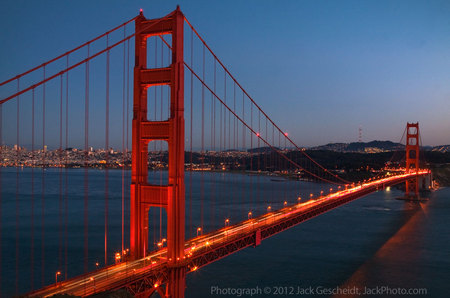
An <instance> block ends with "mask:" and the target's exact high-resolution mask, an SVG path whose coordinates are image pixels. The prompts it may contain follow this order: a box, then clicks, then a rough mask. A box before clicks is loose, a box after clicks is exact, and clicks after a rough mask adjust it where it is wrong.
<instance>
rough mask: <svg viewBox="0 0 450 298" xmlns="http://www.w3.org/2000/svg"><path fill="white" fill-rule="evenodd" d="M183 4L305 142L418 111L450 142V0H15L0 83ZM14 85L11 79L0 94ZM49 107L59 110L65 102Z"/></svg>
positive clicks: (396, 121) (372, 132)
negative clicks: (141, 14) (135, 20)
mask: <svg viewBox="0 0 450 298" xmlns="http://www.w3.org/2000/svg"><path fill="white" fill-rule="evenodd" d="M178 3H179V4H180V8H181V10H182V11H183V12H184V14H185V15H186V17H187V18H188V19H189V20H190V22H191V23H193V24H194V25H195V27H196V28H197V29H198V30H199V31H200V34H202V35H203V36H204V38H205V40H206V41H207V43H208V44H209V45H210V46H211V47H212V49H213V50H214V51H215V53H216V54H217V55H218V56H219V58H220V59H221V60H222V61H223V62H224V63H225V65H226V66H227V67H229V69H230V71H231V73H232V74H233V75H234V76H235V77H236V78H237V79H238V81H239V82H240V83H241V84H242V85H243V87H244V88H245V89H246V90H247V91H248V92H249V94H250V95H251V96H252V97H253V98H254V99H255V100H256V102H257V103H258V104H259V105H260V106H261V107H262V109H263V110H264V111H266V112H267V113H268V114H269V116H270V117H271V118H272V119H273V120H274V121H275V122H276V123H277V125H279V126H280V127H281V128H282V129H283V130H285V131H287V132H288V133H289V137H291V138H292V139H293V140H294V141H295V142H296V143H297V144H298V145H299V146H302V147H312V146H319V145H324V144H327V143H337V142H344V143H348V142H356V141H358V138H359V128H360V127H362V130H363V133H362V141H365V142H367V141H372V140H390V141H393V142H398V141H400V138H401V136H402V132H403V130H404V127H405V125H406V122H417V121H418V122H419V123H420V129H421V135H422V142H423V144H424V145H432V146H437V145H446V144H449V143H450V104H449V97H450V84H448V82H449V81H450V71H449V69H450V51H449V49H450V19H449V18H448V16H449V15H450V3H449V2H447V1H394V2H392V1H289V2H282V3H280V2H269V1H246V2H238V1H231V2H229V1H227V2H204V1H176V2H175V1H148V2H147V1H144V2H143V1H127V2H120V1H113V2H111V1H95V2H90V1H78V2H54V1H39V2H29V1H4V2H2V3H1V4H0V16H1V24H2V27H3V28H4V30H2V33H0V35H1V39H2V47H1V48H0V64H1V65H2V68H1V70H0V81H4V80H6V79H8V78H10V77H13V76H15V75H17V74H18V73H21V72H23V71H25V70H27V69H29V68H31V67H34V66H36V65H39V64H41V63H42V62H44V61H46V60H49V59H51V58H53V57H55V56H57V55H59V54H61V53H63V52H64V51H66V50H68V49H71V48H74V47H75V46H77V45H79V44H81V43H83V42H85V41H87V40H89V39H91V38H93V37H95V36H97V35H99V34H101V33H103V32H105V31H106V30H108V29H111V28H113V27H114V26H116V25H118V24H120V23H123V22H124V21H126V20H128V19H130V18H132V17H133V16H135V15H137V14H138V13H139V9H140V8H142V9H143V11H144V15H145V16H146V17H147V18H155V17H161V16H164V15H166V14H167V13H169V12H170V11H172V10H173V9H175V7H176V4H178ZM131 27H132V26H131ZM131 27H130V28H131ZM131 63H132V64H133V61H131ZM5 94H6V93H5V92H4V91H3V90H2V89H0V98H3V97H4V95H5ZM117 94H119V92H116V93H115V94H112V96H116V95H117ZM117 96H118V97H119V95H117ZM120 96H121V93H120ZM24 100H26V99H24ZM93 105H94V103H93ZM47 109H48V110H47V112H48V113H49V114H51V113H52V112H55V111H54V110H55V109H56V108H55V107H51V106H49V107H47ZM80 109H81V108H80ZM11 111H13V109H12V110H11ZM77 112H79V111H77ZM9 114H11V112H10V110H8V107H5V109H4V119H3V123H2V128H3V134H4V137H5V138H6V137H8V133H9V132H11V134H12V135H13V134H14V133H12V130H11V128H10V127H11V126H10V125H9V124H10V123H7V122H6V121H7V119H8V118H7V117H8V116H9ZM22 117H27V116H26V115H24V116H22ZM111 118H112V120H111V122H114V123H112V124H111V131H114V132H117V131H119V124H120V125H121V122H120V121H119V120H117V117H115V118H114V115H112V116H111ZM129 120H130V121H131V118H130V119H129ZM119 122H120V123H119ZM51 125H52V124H51V123H49V124H47V126H51ZM71 125H72V126H75V127H77V126H79V125H78V124H76V123H75V124H73V123H72V124H71ZM129 128H131V125H129ZM10 130H11V131H10ZM102 133H103V130H101V129H96V130H95V129H92V131H90V136H89V137H90V143H89V144H90V145H91V146H93V147H94V148H101V146H102V143H101V142H99V141H98V140H99V139H100V136H101V134H102ZM23 134H24V135H25V134H29V132H24V133H23ZM14 135H15V134H14ZM56 135H58V132H56V131H55V132H54V134H52V133H49V135H48V137H47V138H48V140H47V141H46V143H48V144H49V147H53V148H54V147H57V146H58V141H57V140H56V138H54V137H53V136H56ZM58 136H59V135H58ZM120 137H121V133H120V136H118V137H111V147H113V148H117V149H121V146H122V145H121V141H120ZM36 138H37V137H36ZM58 140H59V139H58ZM83 140H84V139H83V138H82V137H79V136H77V137H76V138H72V139H71V140H70V141H69V142H70V144H69V146H70V147H78V148H82V147H83ZM39 142H40V141H39V140H38V139H37V140H36V145H38V144H39ZM8 143H10V144H14V142H13V141H12V140H8ZM91 143H92V144H91ZM129 147H130V148H131V142H129Z"/></svg>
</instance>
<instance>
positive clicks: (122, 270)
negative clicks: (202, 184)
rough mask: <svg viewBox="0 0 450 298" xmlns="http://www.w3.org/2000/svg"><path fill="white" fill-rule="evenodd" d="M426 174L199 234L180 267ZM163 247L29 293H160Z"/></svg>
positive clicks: (192, 267) (223, 253) (377, 183)
mask: <svg viewBox="0 0 450 298" xmlns="http://www.w3.org/2000/svg"><path fill="white" fill-rule="evenodd" d="M429 174H430V172H429V171H428V170H426V171H425V170H424V171H420V172H418V173H417V174H416V173H410V174H400V175H394V176H390V177H387V178H382V179H379V180H374V181H369V182H366V183H364V184H360V185H357V186H354V187H351V188H347V189H344V190H341V191H338V192H335V193H332V194H329V195H326V196H322V197H319V198H316V199H310V200H308V201H306V202H299V203H297V204H294V205H290V206H287V207H285V208H283V209H280V210H276V211H273V212H269V213H267V214H264V215H262V216H259V217H256V218H252V219H248V220H246V221H243V222H240V223H238V224H236V225H232V226H228V227H224V228H222V229H220V230H217V231H215V232H211V233H209V234H205V235H201V236H198V237H196V238H193V239H191V240H188V241H187V242H186V248H185V259H184V260H181V261H180V264H182V265H183V266H186V271H187V272H192V271H195V270H197V269H198V268H200V267H202V266H205V265H207V264H209V263H212V262H214V261H217V260H219V259H221V258H223V257H225V256H227V255H230V254H232V253H234V252H237V251H239V250H241V249H244V248H246V247H249V246H256V245H259V244H260V243H261V241H262V240H264V239H266V238H269V237H270V236H273V235H275V234H277V233H279V232H282V231H284V230H285V229H288V228H290V227H292V226H294V225H297V224H299V223H301V222H303V221H306V220H308V219H310V218H313V217H315V216H317V215H320V214H322V213H325V212H327V211H329V210H332V209H334V208H336V207H339V206H341V205H343V204H346V203H348V202H351V201H353V200H355V199H358V198H361V197H363V196H365V195H367V194H370V193H372V192H375V191H378V190H380V189H384V188H385V187H387V186H392V185H395V184H399V183H402V182H404V181H406V180H407V179H410V178H413V177H414V176H415V175H418V176H425V175H429ZM166 254H167V250H166V248H163V249H160V250H158V251H154V252H152V253H150V254H149V255H148V256H146V257H145V258H143V259H139V260H135V261H127V262H122V263H119V264H116V265H111V266H108V267H105V268H101V269H98V270H96V271H93V272H90V273H87V274H84V275H81V276H78V277H74V278H71V279H68V280H66V281H61V282H58V283H57V284H53V285H50V286H47V287H45V288H43V289H40V290H37V291H34V292H32V293H29V294H28V295H29V296H34V297H48V296H52V295H54V294H58V293H68V294H73V295H77V296H88V295H92V294H94V293H98V292H101V291H106V290H115V289H120V288H127V290H128V291H130V292H131V293H132V294H139V293H142V292H146V293H147V294H149V293H152V292H154V291H160V292H161V293H162V288H161V287H159V286H160V285H161V284H164V283H166V282H167V279H168V262H167V258H166Z"/></svg>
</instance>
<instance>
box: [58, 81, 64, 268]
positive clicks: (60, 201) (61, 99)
mask: <svg viewBox="0 0 450 298" xmlns="http://www.w3.org/2000/svg"><path fill="white" fill-rule="evenodd" d="M59 78H60V82H59V88H60V97H59V152H58V159H59V161H58V167H59V170H58V175H59V177H58V178H59V208H58V209H59V210H58V211H59V212H58V219H59V220H58V222H59V226H58V229H59V235H58V271H60V270H61V268H62V261H63V260H62V242H63V241H62V237H63V224H62V206H63V189H62V187H63V181H62V178H63V177H62V130H63V75H61V76H60V77H59Z"/></svg>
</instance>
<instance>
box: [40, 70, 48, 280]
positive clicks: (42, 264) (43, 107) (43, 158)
mask: <svg viewBox="0 0 450 298" xmlns="http://www.w3.org/2000/svg"><path fill="white" fill-rule="evenodd" d="M43 71H44V80H45V65H44V67H43ZM42 89H43V91H42V151H43V154H42V178H41V180H42V190H41V287H43V286H44V284H45V278H44V277H45V246H44V244H45V239H44V236H45V226H44V225H45V162H46V161H45V158H46V153H47V152H46V146H45V83H44V84H43V85H42Z"/></svg>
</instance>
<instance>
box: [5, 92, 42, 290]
mask: <svg viewBox="0 0 450 298" xmlns="http://www.w3.org/2000/svg"><path fill="white" fill-rule="evenodd" d="M0 144H1V142H0ZM34 159H35V152H34V88H33V90H32V93H31V160H32V165H31V198H30V201H31V249H30V271H31V272H30V273H31V276H30V285H31V290H32V291H33V290H34V166H35V161H34ZM0 268H1V267H0Z"/></svg>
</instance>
